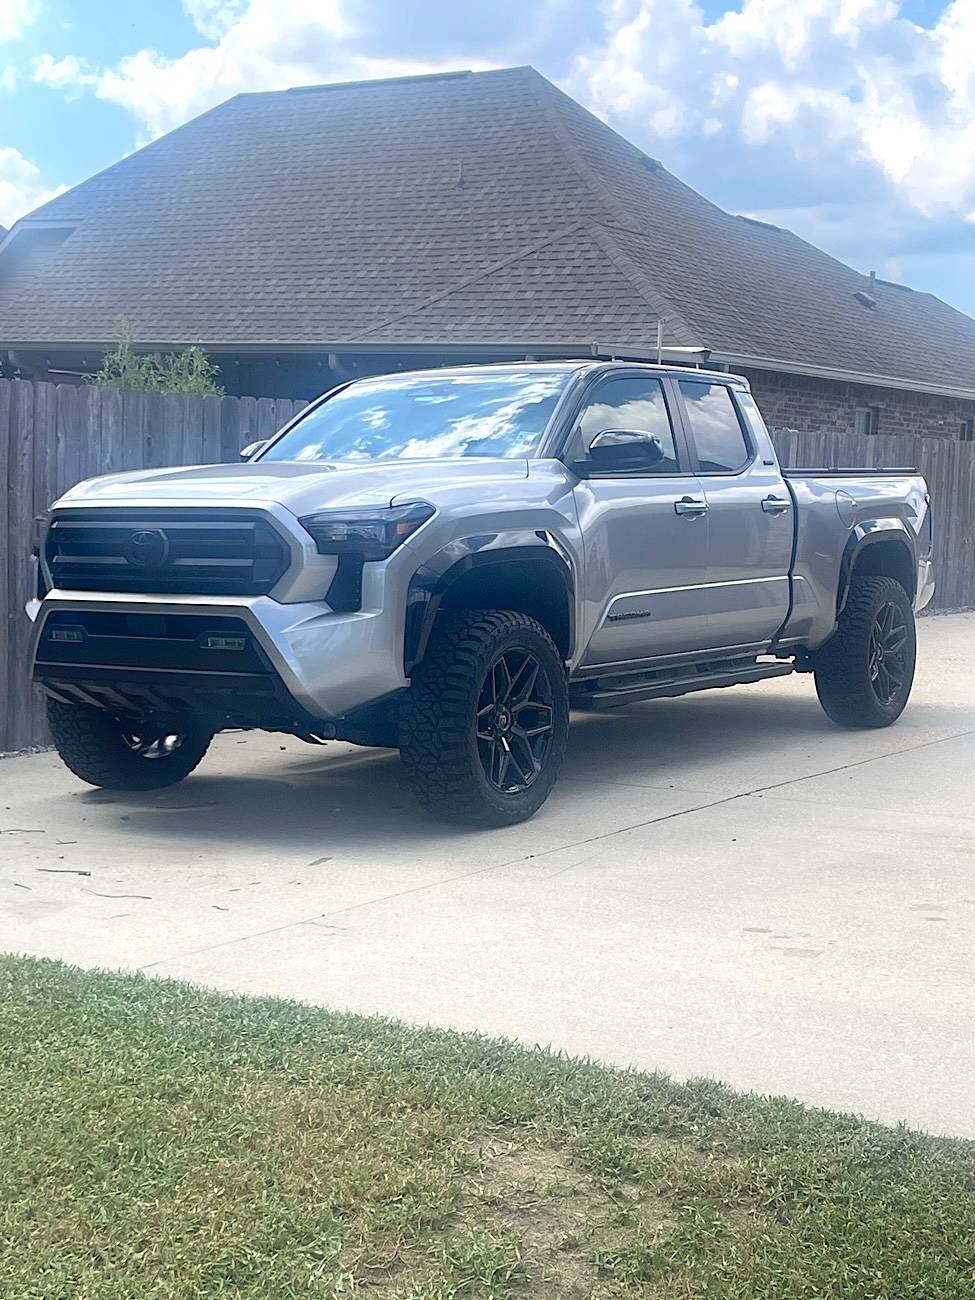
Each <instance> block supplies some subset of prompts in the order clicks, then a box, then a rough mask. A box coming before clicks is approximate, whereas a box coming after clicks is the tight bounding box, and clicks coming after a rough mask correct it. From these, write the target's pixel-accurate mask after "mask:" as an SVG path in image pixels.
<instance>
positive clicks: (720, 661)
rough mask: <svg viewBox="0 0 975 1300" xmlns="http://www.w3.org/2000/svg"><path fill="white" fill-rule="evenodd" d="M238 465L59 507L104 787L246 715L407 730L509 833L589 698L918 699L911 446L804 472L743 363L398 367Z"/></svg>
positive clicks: (76, 726)
mask: <svg viewBox="0 0 975 1300" xmlns="http://www.w3.org/2000/svg"><path fill="white" fill-rule="evenodd" d="M243 455H244V457H245V459H244V462H243V463H241V464H236V465H208V466H197V467H181V468H175V469H152V470H144V471H139V472H135V473H123V474H111V475H108V476H105V477H101V478H95V479H91V480H89V481H87V482H84V483H80V484H78V485H77V486H76V487H73V488H71V490H70V491H68V492H66V493H65V494H64V496H62V497H61V498H60V499H59V500H58V501H56V502H55V503H54V505H53V506H52V508H51V510H50V513H49V515H48V516H46V518H45V519H44V520H42V521H39V522H40V527H39V531H38V535H37V538H36V543H35V549H36V556H37V558H36V563H37V570H38V571H37V582H38V590H37V600H35V601H32V602H31V608H30V610H29V612H30V614H31V616H32V617H33V619H34V633H33V650H32V663H33V678H34V681H35V682H36V683H37V684H38V685H39V686H40V688H41V689H42V690H43V691H44V692H45V693H46V695H47V709H48V718H49V720H50V728H51V733H52V735H53V738H54V743H55V745H56V747H57V749H58V751H59V752H60V755H61V757H62V758H63V760H64V762H65V763H66V764H67V766H68V767H69V768H70V769H71V771H72V772H74V773H75V774H76V775H77V776H79V777H80V778H81V779H82V780H84V781H87V782H90V783H91V784H93V785H97V786H105V787H108V788H111V789H125V790H149V789H155V788H157V787H161V786H166V785H170V784H171V783H173V782H176V781H179V780H181V779H182V778H183V777H185V776H186V775H187V774H188V773H190V772H191V771H192V770H193V769H194V768H195V767H196V765H197V764H198V763H199V762H200V760H201V759H202V758H203V756H204V754H205V752H206V749H207V746H208V745H209V743H210V740H211V738H212V737H213V735H214V734H215V733H216V732H219V731H221V730H224V729H226V728H261V729H263V730H266V731H276V732H286V733H289V734H291V735H294V736H299V737H301V738H302V739H304V740H307V741H310V742H313V743H318V742H321V741H327V740H329V739H340V740H345V741H351V742H353V743H355V744H359V745H376V746H388V747H393V748H398V749H399V750H400V753H401V756H402V761H403V764H404V767H405V771H406V774H407V777H408V779H409V782H410V784H411V785H412V787H413V789H414V791H415V792H416V794H417V796H418V798H419V800H420V802H421V803H422V804H423V805H424V806H425V807H426V808H427V809H429V810H430V811H431V812H433V813H434V814H436V815H438V816H440V817H443V818H447V819H452V820H459V821H464V822H469V823H474V824H480V825H504V824H509V823H513V822H517V821H520V820H522V819H523V818H526V817H529V816H530V815H531V814H532V813H534V812H535V811H536V810H537V809H538V808H539V806H540V805H541V804H542V803H543V801H544V800H545V799H546V797H547V796H548V794H549V792H550V791H551V789H552V787H553V785H554V784H555V781H556V778H557V776H558V772H559V767H560V765H561V763H562V758H563V754H564V752H565V748H566V738H567V732H568V727H569V711H570V709H571V708H576V709H606V708H609V707H612V706H616V705H622V704H628V703H631V702H633V701H637V700H650V699H655V698H658V697H661V696H676V695H682V694H684V693H686V692H689V691H701V690H706V689H709V688H711V687H718V686H721V687H724V686H732V685H735V684H738V683H743V682H758V681H761V680H763V679H764V678H771V677H781V676H784V675H785V674H787V673H791V672H811V673H812V674H813V675H814V677H815V684H816V690H817V692H818V695H819V699H820V701H821V703H822V706H823V708H824V709H825V711H826V713H827V714H828V715H829V717H830V718H831V719H832V720H833V721H834V722H836V723H838V724H840V725H841V726H848V727H885V726H888V725H889V724H890V723H892V722H894V721H895V720H896V719H897V717H898V716H899V715H900V713H901V711H902V710H903V708H904V706H905V704H906V703H907V698H908V695H909V694H910V690H911V683H912V679H913V675H914V662H915V630H914V615H915V613H916V612H917V611H918V610H920V609H922V608H923V607H924V606H925V604H927V602H928V601H929V600H930V598H931V595H932V593H933V589H934V580H933V573H932V559H931V556H932V521H931V511H930V506H929V497H928V492H927V489H926V487H925V483H924V480H923V478H921V477H920V476H919V475H917V474H916V473H915V472H914V471H912V470H909V469H871V470H864V469H859V470H854V469H842V468H839V469H837V468H831V469H821V470H806V469H803V470H794V469H793V470H787V471H783V470H782V469H781V468H780V467H779V464H778V461H777V459H776V455H775V451H774V449H773V446H772V442H771V439H770V437H769V434H768V431H767V429H766V427H765V424H764V422H763V420H762V417H761V415H760V413H759V410H758V408H757V406H756V404H755V402H754V401H753V399H752V396H751V393H750V391H749V386H748V383H747V381H746V380H745V379H743V378H740V377H738V376H736V375H733V374H728V373H724V372H721V373H718V372H709V371H705V370H700V369H688V368H680V367H667V366H651V365H643V364H633V363H628V364H619V363H613V362H588V361H567V362H559V363H528V362H526V363H523V364H507V365H484V366H471V367H459V368H453V369H446V368H445V369H438V370H428V371H416V372H413V373H400V374H395V375H382V376H375V377H371V378H363V379H358V380H354V381H352V382H350V383H348V384H345V385H342V386H340V387H338V388H336V389H334V390H332V391H331V392H329V393H327V394H326V395H325V396H323V397H322V398H320V399H319V400H318V401H317V402H315V403H313V404H311V405H310V406H308V407H306V408H305V409H304V410H303V411H302V412H301V413H300V414H299V415H298V416H297V417H296V418H295V419H294V420H293V421H292V422H291V423H290V424H288V425H286V426H285V428H284V429H282V430H281V432H280V433H278V434H277V435H276V436H275V437H274V438H272V439H270V440H269V441H268V442H266V443H263V444H259V445H255V446H253V447H250V448H247V449H246V450H245V452H244V453H243Z"/></svg>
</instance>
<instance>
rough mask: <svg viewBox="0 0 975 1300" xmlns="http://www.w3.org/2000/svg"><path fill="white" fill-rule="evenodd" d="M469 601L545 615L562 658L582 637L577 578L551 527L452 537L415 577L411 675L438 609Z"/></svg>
mask: <svg viewBox="0 0 975 1300" xmlns="http://www.w3.org/2000/svg"><path fill="white" fill-rule="evenodd" d="M465 609H512V610H516V611H518V612H519V613H522V614H528V615H530V616H531V617H532V618H535V619H537V620H538V622H539V623H541V625H542V626H543V627H544V628H545V630H546V631H547V632H548V634H549V635H550V636H551V638H552V640H553V641H554V642H555V644H556V646H557V647H558V650H559V653H560V654H561V655H562V657H563V659H568V658H570V657H571V655H572V652H573V647H574V642H575V581H574V577H573V573H572V569H571V566H570V561H569V559H568V557H567V555H566V554H565V552H564V551H563V549H562V547H561V546H559V544H558V542H557V541H556V540H555V539H554V538H553V537H551V535H550V534H548V533H545V532H543V531H539V532H537V533H532V534H530V535H528V536H525V535H524V534H516V535H514V536H512V537H510V538H505V537H503V536H502V535H495V536H493V537H485V536H483V535H482V536H480V537H475V538H468V539H464V540H463V541H462V542H457V543H452V544H451V545H450V546H447V547H445V548H444V549H443V550H442V551H440V552H438V554H437V555H435V556H433V557H432V558H431V559H430V560H429V561H427V563H426V564H424V565H423V566H422V567H421V568H419V569H418V570H417V571H416V573H415V574H414V575H413V577H412V579H411V580H410V587H409V593H408V597H407V606H406V629H405V636H404V648H403V658H404V667H405V671H406V673H407V675H409V674H410V672H411V671H412V669H413V668H414V667H415V666H416V665H417V664H418V663H419V661H420V660H421V659H422V658H423V655H424V654H425V652H426V648H427V645H428V643H429V640H430V633H431V632H432V630H433V627H434V624H435V622H436V620H437V616H438V615H439V614H440V613H445V612H447V611H451V612H454V611H458V610H465Z"/></svg>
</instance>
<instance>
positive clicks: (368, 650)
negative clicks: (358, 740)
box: [31, 590, 407, 725]
mask: <svg viewBox="0 0 975 1300" xmlns="http://www.w3.org/2000/svg"><path fill="white" fill-rule="evenodd" d="M376 594H377V596H379V595H380V594H381V593H378V592H377V593H376ZM72 612H76V613H77V614H79V615H86V616H87V615H92V616H94V615H99V614H108V615H133V616H148V617H149V619H151V620H152V619H154V620H155V621H154V622H149V623H145V621H144V620H143V624H141V625H140V623H139V621H138V619H136V620H132V621H131V622H130V623H128V624H127V625H124V626H123V625H121V624H120V623H119V620H117V619H116V620H114V621H112V620H108V621H107V622H106V621H103V623H104V627H105V628H107V629H108V631H109V632H114V631H115V630H117V629H118V628H119V627H122V630H123V631H124V632H125V635H124V636H118V635H105V636H104V639H100V638H101V636H102V626H101V625H99V624H97V622H95V623H92V622H91V620H84V619H82V620H79V621H78V623H77V627H76V629H75V630H74V631H71V627H72V625H71V620H70V616H71V614H72ZM31 613H32V616H33V617H34V634H33V640H32V645H31V663H32V670H33V672H32V675H33V678H34V680H35V682H37V683H38V684H40V685H41V686H42V687H44V688H45V689H46V690H48V691H50V692H51V693H54V694H57V693H58V689H59V687H58V684H59V683H65V682H68V681H69V680H70V681H73V682H74V683H76V684H80V690H82V691H83V690H85V689H86V687H85V683H91V682H98V683H101V684H102V686H100V687H99V690H101V689H102V688H104V689H105V690H107V691H111V690H112V689H113V687H114V688H115V689H116V691H120V692H121V693H122V695H123V697H124V698H126V699H129V698H131V695H130V694H128V693H127V692H128V691H129V688H130V687H137V688H138V690H141V691H142V692H143V694H144V693H145V691H146V690H156V691H157V693H161V698H187V699H189V698H191V697H192V698H200V699H203V698H206V697H207V696H208V695H209V696H214V695H216V697H217V699H218V705H219V707H220V709H221V710H222V714H221V716H227V717H233V716H234V713H233V697H234V692H235V687H239V694H240V696H241V698H242V699H243V697H244V696H245V695H246V694H247V693H248V690H249V689H250V687H251V686H253V685H254V684H255V683H254V682H253V681H252V680H251V679H252V678H253V677H254V673H253V672H252V671H251V669H253V668H254V665H253V664H249V663H248V664H243V663H242V662H241V660H240V659H239V657H238V658H234V657H233V656H234V655H235V654H236V652H235V651H234V650H232V649H226V648H222V647H221V645H220V644H219V640H220V638H219V636H218V637H216V638H214V637H210V638H209V640H211V641H213V640H216V642H217V644H216V645H215V646H214V647H213V648H212V649H211V648H209V647H207V646H204V645H203V643H202V641H201V640H200V639H199V638H198V637H196V635H195V631H196V628H197V627H198V626H199V627H201V628H204V629H205V626H206V624H205V620H206V619H212V620H215V625H218V626H219V627H221V628H222V627H223V626H224V622H225V621H226V620H239V623H240V625H241V626H242V629H243V631H242V633H241V636H242V637H243V638H244V640H245V642H246V641H247V638H252V639H253V648H254V650H255V651H256V654H257V657H258V659H259V661H260V667H259V671H260V672H261V673H263V675H264V677H265V678H266V679H267V680H266V683H265V684H266V685H267V687H268V688H269V689H270V690H271V693H272V694H273V695H274V697H275V701H276V703H275V706H274V707H275V710H276V712H275V713H274V717H275V718H277V717H278V716H279V714H280V713H281V709H282V707H284V710H285V712H287V708H286V705H287V701H288V700H289V699H290V700H292V701H294V704H295V705H296V706H297V707H296V708H295V709H294V710H292V712H294V714H295V717H296V719H299V718H300V720H301V721H302V724H303V725H306V724H307V720H308V719H316V720H322V721H333V720H336V719H340V718H344V717H347V716H348V715H349V714H350V713H353V712H355V711H356V710H358V709H361V708H363V707H364V706H366V705H368V704H371V703H373V702H375V701H377V700H380V699H382V698H384V697H386V696H388V695H390V694H392V693H393V692H395V691H397V690H400V689H402V688H403V687H405V686H406V685H407V679H406V676H405V674H404V670H403V626H404V615H405V611H404V610H399V609H396V608H392V609H390V608H388V607H384V604H383V603H382V602H381V601H379V602H377V604H376V606H375V607H373V608H367V609H363V610H361V611H358V612H356V613H344V614H341V613H335V612H333V611H331V610H329V609H328V607H327V606H325V605H323V604H322V603H321V602H307V603H299V604H290V605H285V604H281V603H280V602H278V601H276V600H272V599H271V598H270V597H269V596H256V597H249V598H241V597H212V596H155V595H141V594H140V595H131V594H124V595H123V594H114V593H106V592H82V591H70V592H68V591H59V590H54V591H51V592H49V593H48V594H47V595H46V596H45V598H44V599H43V600H42V601H41V602H40V603H39V604H38V606H37V607H36V609H35V610H32V611H31ZM55 614H56V615H57V618H55V619H53V621H52V616H53V615H55ZM166 616H172V617H174V618H180V617H184V618H192V619H194V620H197V622H194V625H193V629H194V635H193V636H191V637H189V638H184V639H178V638H172V639H171V640H169V641H167V639H166V625H165V624H164V623H160V621H159V620H160V619H161V618H165V617H166ZM86 621H87V624H88V625H87V626H85V625H84V624H85V623H86ZM216 621H219V623H217V622H216ZM143 626H144V627H145V628H148V629H151V634H149V635H144V633H143V631H142V627H143ZM171 626H172V625H171ZM56 628H58V629H61V631H60V633H59V637H60V639H58V640H57V641H55V640H54V631H55V629H56ZM65 628H67V629H69V634H70V636H71V638H72V639H71V640H67V639H65V638H64V632H63V629H65ZM241 636H237V637H236V638H233V637H232V638H231V641H232V643H233V644H235V645H236V644H237V643H238V642H239V641H240V639H241ZM206 639H207V638H204V640H206ZM140 642H141V644H140ZM170 646H171V653H167V647H170ZM116 647H120V649H119V650H118V654H117V657H118V658H119V659H120V660H121V662H114V663H113V662H112V656H113V651H114V650H115V648H116ZM160 647H162V648H160ZM187 647H192V653H191V654H190V655H189V658H188V657H187V656H188V649H187ZM211 662H212V668H211V667H210V663H211ZM245 669H246V671H245ZM181 675H182V681H183V683H184V685H185V690H184V693H183V696H175V697H174V696H173V692H174V690H175V686H174V683H175V684H176V685H178V684H179V682H180V680H181ZM204 678H209V679H211V680H210V681H209V682H205V681H203V679H204ZM216 686H219V690H217V689H216ZM81 698H83V696H81ZM107 698H109V696H107V695H104V696H103V695H101V694H96V696H95V699H96V700H97V702H99V703H104V700H105V699H107ZM215 707H216V706H215ZM246 716H247V715H246V714H245V715H243V717H244V718H246Z"/></svg>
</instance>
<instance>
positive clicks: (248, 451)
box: [240, 438, 271, 460]
mask: <svg viewBox="0 0 975 1300" xmlns="http://www.w3.org/2000/svg"><path fill="white" fill-rule="evenodd" d="M270 441H271V440H270V438H262V439H261V441H260V442H249V443H248V444H247V446H246V447H244V448H242V449H241V453H240V458H241V460H250V459H251V457H252V456H256V455H257V453H258V452H259V451H263V450H264V448H265V447H266V446H267V444H268V443H269V442H270Z"/></svg>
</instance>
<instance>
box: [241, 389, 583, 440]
mask: <svg viewBox="0 0 975 1300" xmlns="http://www.w3.org/2000/svg"><path fill="white" fill-rule="evenodd" d="M570 373H571V372H570V371H569V370H567V369H565V368H559V369H555V368H553V369H551V370H548V369H544V368H537V367H532V368H530V369H529V368H527V367H526V368H525V369H524V370H518V369H512V370H498V371H494V372H493V373H492V372H490V371H483V370H482V371H474V370H472V371H471V372H470V373H467V374H464V373H462V372H459V371H454V372H453V373H450V372H444V373H443V374H438V373H436V372H431V371H424V372H418V373H417V374H413V375H383V376H381V377H377V378H375V379H360V380H358V381H357V382H356V383H354V384H350V385H349V387H348V388H343V389H341V390H340V391H339V392H337V393H336V394H335V396H334V397H329V398H328V399H327V400H326V401H324V402H322V404H321V405H320V406H317V407H315V408H314V410H311V411H309V412H308V414H307V415H306V416H305V417H304V419H302V420H300V421H299V422H298V423H297V424H296V425H295V426H294V428H293V429H291V430H289V431H288V433H286V434H285V435H284V437H283V438H280V439H279V440H278V441H277V442H276V443H275V444H274V445H273V446H272V447H270V448H268V450H267V452H266V453H265V455H264V456H263V457H262V459H263V460H298V461H318V460H425V459H428V458H432V457H439V456H446V457H450V458H454V457H457V456H530V455H532V453H533V452H534V450H535V448H536V447H537V446H538V443H539V440H540V439H541V436H542V434H543V433H544V432H545V427H546V425H547V424H548V422H549V419H550V418H551V415H552V412H553V410H554V409H555V404H556V402H557V401H558V399H559V395H560V393H561V392H562V390H563V388H564V387H565V385H566V383H567V382H568V379H569V376H570Z"/></svg>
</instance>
